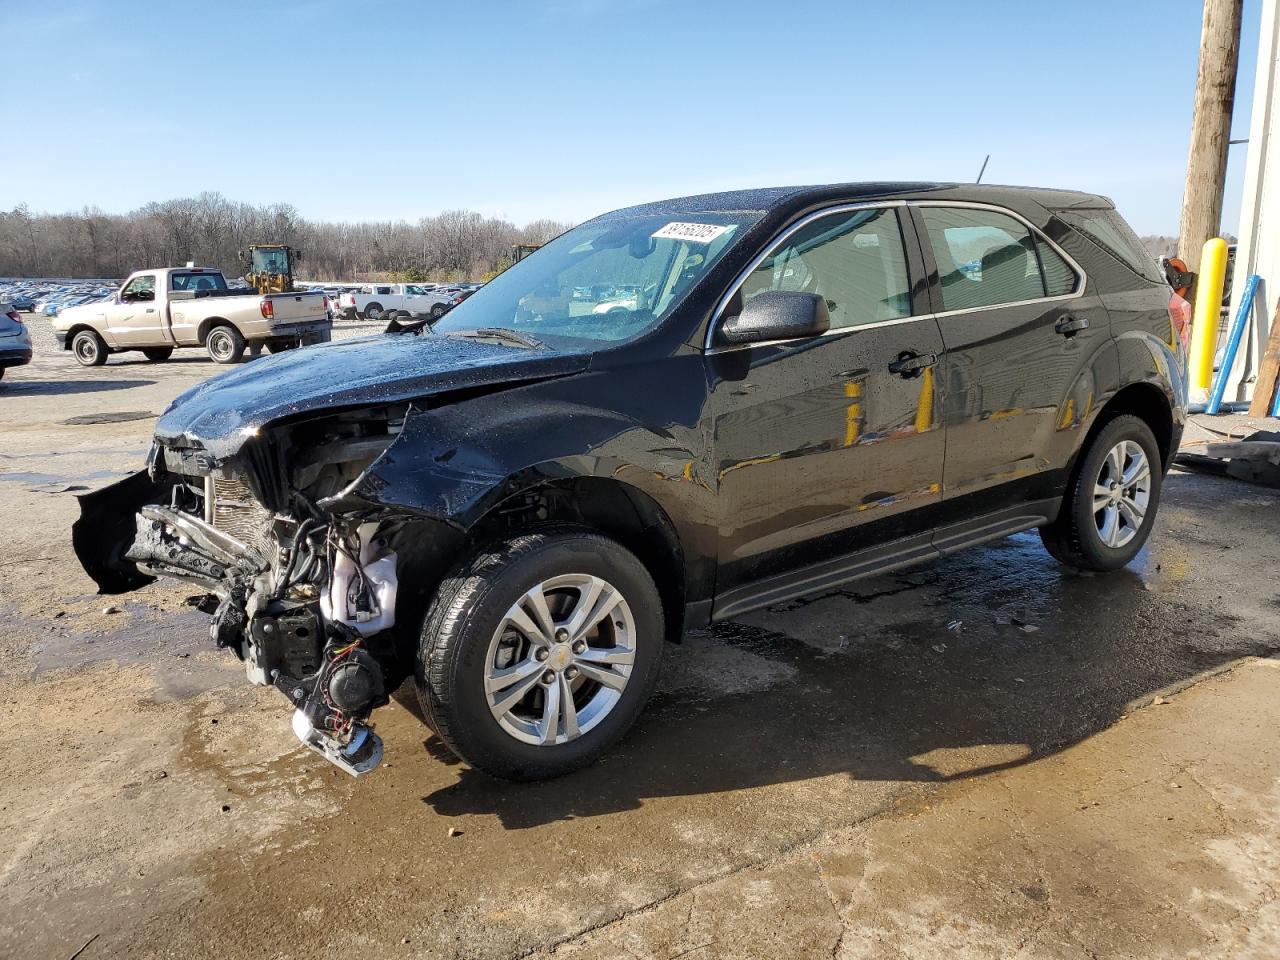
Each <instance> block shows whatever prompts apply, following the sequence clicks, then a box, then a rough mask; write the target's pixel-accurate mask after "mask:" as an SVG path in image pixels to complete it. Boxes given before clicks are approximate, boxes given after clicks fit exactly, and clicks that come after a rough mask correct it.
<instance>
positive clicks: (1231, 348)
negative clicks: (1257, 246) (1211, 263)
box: [1204, 273, 1262, 415]
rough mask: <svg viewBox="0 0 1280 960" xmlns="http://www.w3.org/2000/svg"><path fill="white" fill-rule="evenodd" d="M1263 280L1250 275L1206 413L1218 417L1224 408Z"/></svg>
mask: <svg viewBox="0 0 1280 960" xmlns="http://www.w3.org/2000/svg"><path fill="white" fill-rule="evenodd" d="M1261 279H1262V278H1261V277H1259V276H1258V275H1257V274H1256V273H1253V274H1250V275H1249V282H1248V283H1247V284H1246V285H1245V289H1244V296H1242V297H1241V298H1240V309H1238V310H1237V311H1236V318H1235V320H1233V321H1232V322H1231V333H1230V335H1229V336H1228V337H1227V349H1226V350H1225V351H1224V352H1223V354H1222V363H1220V364H1219V365H1218V375H1217V376H1216V377H1215V378H1214V380H1213V391H1212V393H1210V395H1209V405H1208V406H1206V407H1205V408H1204V412H1205V413H1208V414H1213V415H1216V414H1217V412H1218V408H1219V407H1221V406H1222V394H1223V392H1224V391H1225V390H1226V389H1227V377H1228V376H1230V375H1231V365H1232V364H1233V363H1235V360H1236V351H1237V350H1239V349H1240V338H1241V337H1243V336H1244V328H1245V325H1246V324H1247V323H1248V322H1249V311H1250V310H1252V309H1253V298H1254V295H1255V294H1256V293H1257V292H1258V281H1259V280H1261Z"/></svg>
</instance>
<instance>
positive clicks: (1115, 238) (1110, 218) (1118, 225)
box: [1058, 210, 1164, 283]
mask: <svg viewBox="0 0 1280 960" xmlns="http://www.w3.org/2000/svg"><path fill="white" fill-rule="evenodd" d="M1058 216H1059V217H1061V218H1062V219H1063V220H1065V221H1066V222H1067V223H1069V224H1071V226H1073V227H1075V228H1076V229H1077V230H1079V231H1080V232H1081V233H1083V234H1084V235H1085V236H1086V237H1088V238H1089V239H1090V240H1092V241H1093V242H1094V243H1096V244H1097V245H1098V246H1100V247H1101V248H1102V249H1103V250H1105V251H1107V253H1109V254H1111V256H1113V257H1115V258H1116V259H1117V260H1119V261H1120V262H1121V263H1123V264H1124V265H1125V266H1126V267H1128V268H1129V269H1130V270H1132V271H1133V272H1134V273H1136V274H1138V276H1140V277H1144V278H1146V279H1147V280H1151V281H1153V282H1155V283H1163V282H1164V278H1163V277H1162V276H1161V274H1160V271H1159V270H1158V269H1157V268H1156V261H1155V258H1154V257H1152V256H1151V254H1149V253H1147V250H1146V248H1145V247H1144V246H1143V245H1142V241H1141V240H1139V239H1138V236H1137V234H1135V233H1134V232H1133V230H1131V229H1130V228H1129V225H1128V224H1127V223H1125V222H1124V219H1123V218H1122V217H1121V216H1120V214H1118V213H1116V212H1115V211H1114V210H1059V211H1058Z"/></svg>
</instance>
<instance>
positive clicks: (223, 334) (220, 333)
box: [204, 326, 245, 363]
mask: <svg viewBox="0 0 1280 960" xmlns="http://www.w3.org/2000/svg"><path fill="white" fill-rule="evenodd" d="M204 348H205V349H206V350H208V351H209V357H210V358H211V359H212V360H213V362H214V363H236V362H238V361H239V360H240V358H241V357H243V356H244V348H245V342H244V337H243V336H241V334H240V331H239V330H237V329H236V328H235V327H228V326H220V327H214V328H213V329H212V330H210V331H209V336H208V337H207V338H206V339H205V341H204Z"/></svg>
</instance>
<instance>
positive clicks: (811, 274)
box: [742, 207, 911, 330]
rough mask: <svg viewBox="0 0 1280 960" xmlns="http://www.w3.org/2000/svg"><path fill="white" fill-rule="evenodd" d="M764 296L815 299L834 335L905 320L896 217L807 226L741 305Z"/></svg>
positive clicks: (755, 278) (761, 271)
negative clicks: (779, 293)
mask: <svg viewBox="0 0 1280 960" xmlns="http://www.w3.org/2000/svg"><path fill="white" fill-rule="evenodd" d="M766 290H792V291H801V292H804V293H816V294H818V295H819V296H821V297H823V298H824V299H825V300H826V301H827V309H828V310H829V311H830V312H831V329H833V330H838V329H840V328H841V327H851V326H855V325H857V324H863V323H875V322H876V321H879V320H895V319H897V318H899V317H905V316H907V315H908V314H910V312H911V295H910V285H909V284H908V282H907V257H906V252H905V250H904V249H903V245H902V231H901V229H900V228H899V226H898V215H897V213H896V212H895V211H894V210H893V209H891V208H885V207H879V208H874V209H869V210H852V211H846V212H843V213H833V214H830V215H828V216H825V217H819V218H818V219H816V220H814V221H813V222H811V223H808V224H806V225H805V226H803V227H801V228H800V229H799V230H797V231H796V232H795V233H793V234H792V235H791V236H789V237H787V239H786V240H785V241H784V242H783V243H782V244H781V245H780V246H779V247H777V248H776V249H774V250H773V251H772V252H771V253H770V255H769V256H768V257H766V258H765V260H764V262H763V263H761V264H760V266H758V267H756V269H755V270H753V271H752V272H751V275H750V276H748V277H747V279H746V280H745V281H744V282H743V284H742V298H743V302H744V303H745V302H746V301H747V300H750V299H751V298H752V297H753V296H755V295H756V294H758V293H763V292H764V291H766Z"/></svg>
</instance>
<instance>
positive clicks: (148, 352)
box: [142, 347, 173, 363]
mask: <svg viewBox="0 0 1280 960" xmlns="http://www.w3.org/2000/svg"><path fill="white" fill-rule="evenodd" d="M142 355H143V356H144V357H146V358H147V359H148V360H150V361H151V362H152V363H163V362H164V361H166V360H168V359H169V358H170V357H172V356H173V347H145V348H144V349H143V351H142Z"/></svg>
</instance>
